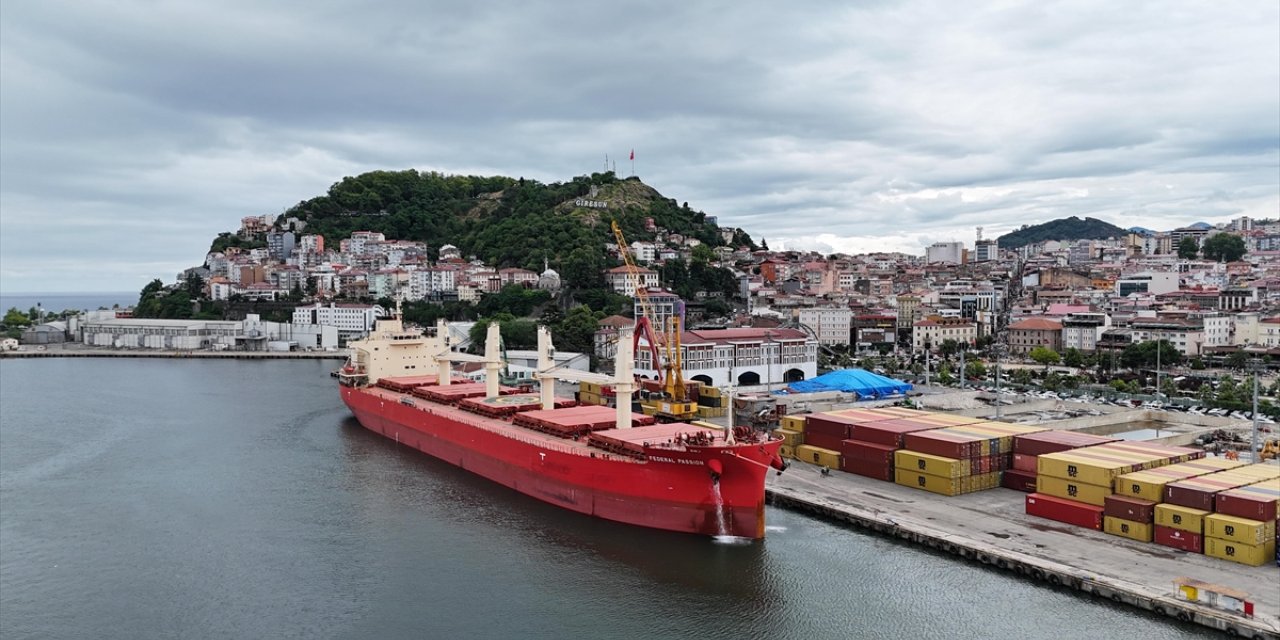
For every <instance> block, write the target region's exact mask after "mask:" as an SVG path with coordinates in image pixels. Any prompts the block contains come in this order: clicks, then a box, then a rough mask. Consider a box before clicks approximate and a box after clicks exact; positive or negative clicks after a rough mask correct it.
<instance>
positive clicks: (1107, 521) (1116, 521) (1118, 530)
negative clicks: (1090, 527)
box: [1102, 514, 1155, 542]
mask: <svg viewBox="0 0 1280 640" xmlns="http://www.w3.org/2000/svg"><path fill="white" fill-rule="evenodd" d="M1154 528H1155V525H1153V524H1151V523H1149V522H1134V521H1132V520H1124V519H1122V518H1115V517H1112V516H1108V515H1105V514H1104V516H1103V520H1102V530H1103V531H1106V532H1107V533H1109V534H1111V535H1113V536H1120V537H1122V538H1129V539H1130V540H1137V541H1138V542H1151V540H1152V537H1153V536H1154V534H1155V532H1154V531H1153V529H1154Z"/></svg>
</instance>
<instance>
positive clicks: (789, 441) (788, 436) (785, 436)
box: [778, 429, 804, 447]
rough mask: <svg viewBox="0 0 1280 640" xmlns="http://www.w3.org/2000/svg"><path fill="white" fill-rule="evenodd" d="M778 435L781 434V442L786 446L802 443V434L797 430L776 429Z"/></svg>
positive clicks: (795, 445)
mask: <svg viewBox="0 0 1280 640" xmlns="http://www.w3.org/2000/svg"><path fill="white" fill-rule="evenodd" d="M778 435H780V436H782V444H785V445H787V446H790V447H798V446H800V445H802V444H804V434H803V433H801V432H799V431H792V430H790V429H778Z"/></svg>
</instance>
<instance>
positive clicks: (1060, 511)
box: [1026, 493, 1102, 531]
mask: <svg viewBox="0 0 1280 640" xmlns="http://www.w3.org/2000/svg"><path fill="white" fill-rule="evenodd" d="M1026 511H1027V515H1030V516H1036V517H1038V518H1048V519H1050V520H1054V521H1057V522H1062V523H1066V524H1073V525H1075V526H1077V527H1085V528H1088V529H1094V530H1096V531H1101V530H1102V507H1096V506H1094V505H1091V504H1085V503H1083V502H1076V501H1074V500H1065V499H1063V498H1058V497H1054V496H1046V495H1043V494H1039V493H1032V494H1029V495H1027V499H1026Z"/></svg>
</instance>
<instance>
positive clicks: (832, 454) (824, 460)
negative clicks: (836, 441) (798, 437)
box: [796, 444, 840, 469]
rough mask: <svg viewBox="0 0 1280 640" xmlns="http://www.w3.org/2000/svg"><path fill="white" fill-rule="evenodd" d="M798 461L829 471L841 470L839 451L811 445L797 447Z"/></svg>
mask: <svg viewBox="0 0 1280 640" xmlns="http://www.w3.org/2000/svg"><path fill="white" fill-rule="evenodd" d="M796 459H797V460H803V461H805V462H808V463H810V464H816V465H818V466H821V467H826V468H828V469H839V468H840V452H839V451H836V450H833V449H825V448H822V447H815V446H813V445H811V444H802V445H800V446H798V447H796Z"/></svg>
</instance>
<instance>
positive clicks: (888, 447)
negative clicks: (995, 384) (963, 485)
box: [840, 411, 979, 495]
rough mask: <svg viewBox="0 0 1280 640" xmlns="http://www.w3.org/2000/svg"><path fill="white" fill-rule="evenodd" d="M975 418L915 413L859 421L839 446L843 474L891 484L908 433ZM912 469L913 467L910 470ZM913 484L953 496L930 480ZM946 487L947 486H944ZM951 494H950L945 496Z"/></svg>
mask: <svg viewBox="0 0 1280 640" xmlns="http://www.w3.org/2000/svg"><path fill="white" fill-rule="evenodd" d="M978 421H979V419H978V418H966V417H963V416H953V415H949V414H945V413H925V412H922V411H921V412H916V414H915V415H911V416H902V417H897V418H895V419H892V420H866V419H863V420H860V421H858V422H856V423H854V424H853V425H852V426H851V428H850V430H849V438H848V439H846V440H845V441H844V442H842V443H841V444H840V453H841V454H842V455H843V456H844V466H843V467H841V468H842V469H843V470H844V471H848V472H850V473H856V474H858V475H861V476H866V477H868V478H875V479H877V480H884V481H886V482H893V481H894V480H895V479H896V473H895V472H894V468H895V466H896V465H897V462H896V457H895V452H896V451H898V450H899V449H901V448H902V447H903V445H904V439H905V437H906V436H907V435H908V434H911V433H919V432H922V431H931V430H935V429H940V428H943V427H947V426H954V425H957V424H969V423H973V422H978ZM913 468H914V467H913ZM913 481H918V482H923V483H924V484H914V485H912V486H921V487H924V486H926V485H928V486H930V487H934V489H929V490H931V491H932V490H935V489H937V491H936V492H938V493H944V494H946V495H955V493H956V492H955V491H952V490H951V489H944V488H943V487H942V486H941V485H940V484H939V483H938V482H937V481H933V482H930V481H929V479H927V478H926V479H924V480H919V479H918V478H917V479H916V480H913ZM944 484H948V483H944ZM948 491H952V492H951V493H947V492H948Z"/></svg>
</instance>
